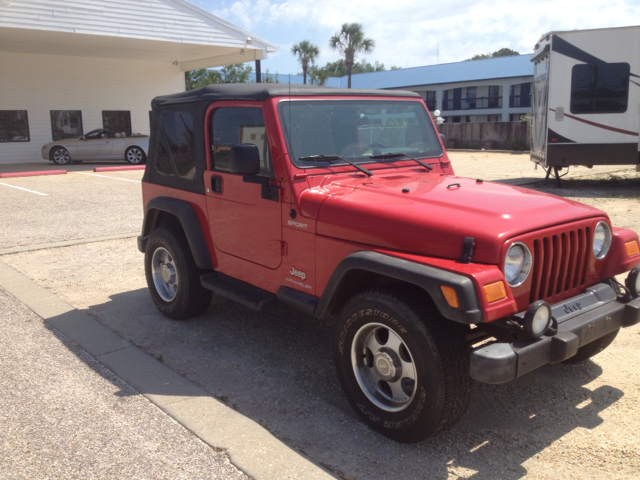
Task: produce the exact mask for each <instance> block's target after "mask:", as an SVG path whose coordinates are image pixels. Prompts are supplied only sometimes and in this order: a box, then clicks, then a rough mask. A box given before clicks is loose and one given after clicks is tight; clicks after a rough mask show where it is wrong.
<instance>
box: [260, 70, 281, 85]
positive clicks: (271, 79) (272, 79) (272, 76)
mask: <svg viewBox="0 0 640 480" xmlns="http://www.w3.org/2000/svg"><path fill="white" fill-rule="evenodd" d="M262 83H280V79H279V78H278V72H276V73H269V69H268V68H267V71H266V72H264V75H263V76H262Z"/></svg>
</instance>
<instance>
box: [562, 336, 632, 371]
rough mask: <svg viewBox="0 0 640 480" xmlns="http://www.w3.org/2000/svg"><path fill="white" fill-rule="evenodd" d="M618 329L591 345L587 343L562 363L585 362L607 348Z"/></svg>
mask: <svg viewBox="0 0 640 480" xmlns="http://www.w3.org/2000/svg"><path fill="white" fill-rule="evenodd" d="M619 331H620V329H617V330H614V331H613V332H610V333H607V334H606V335H605V336H603V337H600V338H598V339H597V340H594V341H593V342H591V343H587V344H586V345H585V346H583V347H580V348H579V349H578V351H577V352H576V354H575V355H574V356H573V357H569V358H567V359H566V360H565V361H563V362H562V363H578V362H582V361H584V360H587V359H589V358H591V357H593V356H594V355H597V354H599V353H600V352H601V351H603V350H604V349H605V348H607V347H608V346H609V345H611V343H612V342H613V341H614V340H615V338H616V337H617V336H618V332H619Z"/></svg>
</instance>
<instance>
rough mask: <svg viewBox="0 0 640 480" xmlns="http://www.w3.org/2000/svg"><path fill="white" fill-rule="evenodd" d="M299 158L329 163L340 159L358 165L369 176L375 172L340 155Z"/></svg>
mask: <svg viewBox="0 0 640 480" xmlns="http://www.w3.org/2000/svg"><path fill="white" fill-rule="evenodd" d="M298 160H300V161H302V162H329V163H331V162H332V161H334V160H340V161H343V162H345V163H348V164H349V165H352V166H354V167H356V168H357V169H358V170H360V171H361V172H362V173H364V174H366V175H368V176H369V177H371V176H373V172H372V171H371V170H367V169H366V168H364V167H362V166H360V165H358V164H357V163H354V162H352V161H351V160H348V159H346V158H344V157H341V156H339V155H308V156H306V157H300V158H298Z"/></svg>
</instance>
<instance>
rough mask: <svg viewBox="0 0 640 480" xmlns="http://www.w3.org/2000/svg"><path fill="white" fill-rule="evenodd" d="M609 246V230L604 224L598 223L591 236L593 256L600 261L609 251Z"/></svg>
mask: <svg viewBox="0 0 640 480" xmlns="http://www.w3.org/2000/svg"><path fill="white" fill-rule="evenodd" d="M610 246H611V229H610V228H609V225H607V223H606V222H598V225H596V231H595V232H594V234H593V255H594V256H595V257H596V258H597V259H598V260H600V259H601V258H604V256H605V255H606V254H607V252H608V251H609V247H610Z"/></svg>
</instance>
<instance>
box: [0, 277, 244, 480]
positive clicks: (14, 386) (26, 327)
mask: <svg viewBox="0 0 640 480" xmlns="http://www.w3.org/2000/svg"><path fill="white" fill-rule="evenodd" d="M0 311H2V312H3V314H2V328H1V329H0V344H2V349H0V425H2V427H0V477H1V478H3V479H13V478H32V479H36V478H42V479H44V478H51V479H54V478H101V479H110V478H113V479H122V478H153V479H165V478H166V479H182V478H184V479H200V478H203V479H204V478H206V479H217V478H220V479H222V478H224V479H246V478H248V477H247V476H246V475H244V474H243V473H242V472H240V471H239V470H238V469H237V468H236V467H234V466H233V465H232V464H231V463H230V461H229V458H228V457H227V455H226V454H225V453H224V452H220V451H216V450H214V449H212V448H211V447H209V446H208V445H206V444H205V443H204V442H202V441H201V440H200V439H199V438H198V437H196V436H195V435H193V434H192V433H191V432H189V431H188V430H186V429H184V428H183V427H182V426H181V425H179V424H178V423H177V422H175V421H174V420H173V419H171V418H170V417H168V416H167V415H165V414H164V413H163V412H162V411H161V410H159V409H158V408H156V407H155V406H154V405H152V404H151V403H150V402H149V401H148V400H147V399H146V398H144V397H143V396H142V395H139V394H138V392H136V391H135V390H133V389H132V388H131V387H130V386H128V385H127V384H125V383H124V382H123V381H122V380H120V379H119V378H118V377H116V376H115V375H114V374H113V373H112V372H110V371H109V370H107V369H106V368H105V367H104V366H102V365H101V364H100V363H98V362H97V361H96V360H95V359H94V358H93V357H91V356H90V355H88V354H87V353H86V352H84V351H83V350H81V349H80V348H78V347H77V346H76V345H75V344H74V342H72V341H70V340H69V339H68V338H67V337H65V336H64V335H62V334H60V333H59V332H57V331H55V330H53V329H50V328H47V326H46V325H45V324H44V323H43V322H42V320H41V319H40V318H39V317H37V316H36V315H35V314H34V313H33V312H31V311H30V310H28V309H27V308H25V307H24V306H23V305H22V304H21V303H20V302H18V301H17V300H16V299H15V298H13V297H11V296H9V295H8V294H7V293H6V292H5V291H4V290H2V289H0Z"/></svg>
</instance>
